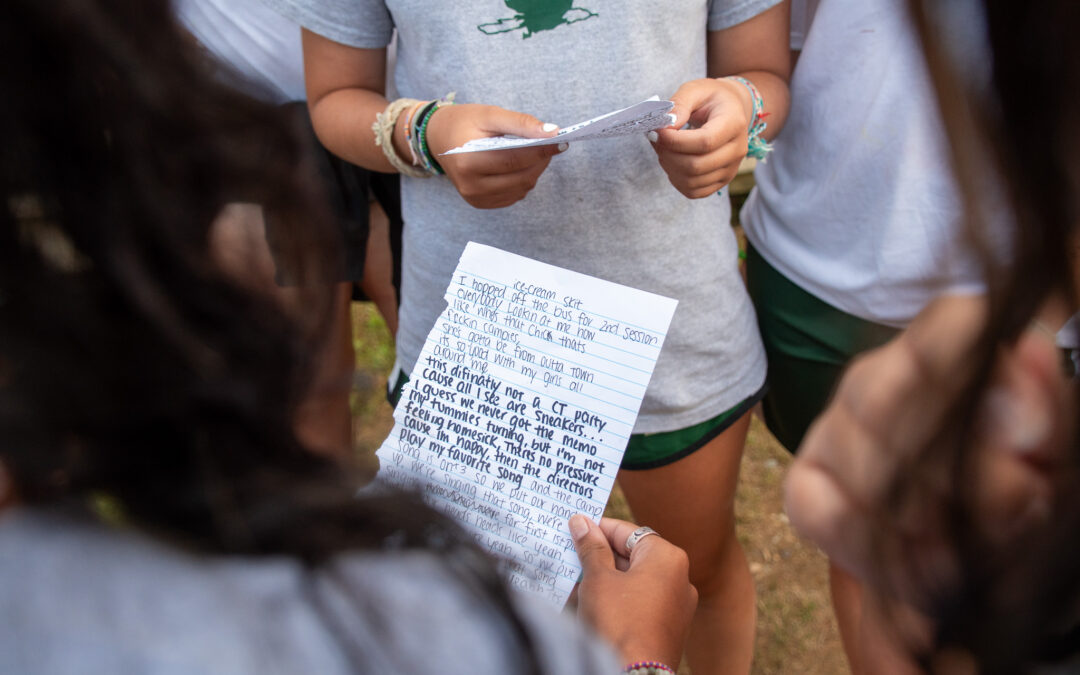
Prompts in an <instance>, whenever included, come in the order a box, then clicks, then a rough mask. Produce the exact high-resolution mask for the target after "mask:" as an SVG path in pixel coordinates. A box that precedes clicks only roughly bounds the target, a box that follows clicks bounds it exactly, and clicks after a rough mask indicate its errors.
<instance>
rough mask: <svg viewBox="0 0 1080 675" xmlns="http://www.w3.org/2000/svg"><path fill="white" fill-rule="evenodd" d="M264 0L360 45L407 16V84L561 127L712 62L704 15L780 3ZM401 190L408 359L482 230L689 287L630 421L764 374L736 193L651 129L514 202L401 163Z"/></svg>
mask: <svg viewBox="0 0 1080 675" xmlns="http://www.w3.org/2000/svg"><path fill="white" fill-rule="evenodd" d="M265 1H266V2H268V3H269V4H271V5H272V6H274V7H276V8H277V9H279V10H280V11H282V12H283V13H285V14H287V15H288V16H290V17H291V18H293V19H294V20H296V21H297V22H299V23H300V24H302V25H304V26H305V27H307V28H308V29H309V30H312V31H314V32H316V33H319V34H321V35H324V36H326V37H328V38H330V39H331V40H334V41H337V42H341V43H343V44H347V45H351V46H354V47H363V48H381V47H384V46H386V44H387V43H388V42H389V40H390V37H391V33H392V31H393V30H394V29H395V28H396V29H397V32H398V41H397V59H398V60H397V67H396V70H395V81H396V85H397V90H398V92H400V95H402V96H408V97H414V98H420V99H432V98H438V97H441V96H444V95H446V94H447V93H449V92H451V91H453V92H456V93H457V101H458V102H462V103H486V104H491V105H497V106H502V107H504V108H508V109H510V110H517V111H522V112H528V113H530V114H532V115H535V116H536V117H538V118H539V119H541V120H543V121H545V122H554V123H556V124H559V125H569V124H572V123H575V122H579V121H581V120H584V119H588V118H591V117H594V116H596V115H598V114H601V113H605V112H609V111H612V110H615V109H617V108H622V107H625V106H627V105H630V104H632V103H636V102H638V101H641V100H643V99H645V98H648V97H649V96H653V95H659V96H660V97H662V98H666V97H668V96H671V95H672V94H673V93H675V91H676V90H677V89H678V87H679V86H680V85H682V84H683V83H684V82H686V81H689V80H692V79H696V78H700V77H704V76H705V74H706V67H705V66H706V36H707V31H708V30H720V29H723V28H727V27H729V26H732V25H735V24H737V23H740V22H742V21H745V20H747V19H749V18H751V17H753V16H755V15H756V14H758V13H760V12H762V11H764V10H765V9H767V8H768V7H770V6H772V5H775V4H777V3H778V2H779V0H712V1H710V0H674V1H672V2H664V3H656V2H641V1H630V2H628V1H627V0H579V2H578V3H577V5H576V6H574V7H571V6H570V5H571V4H572V3H571V2H569V0H567V1H566V2H564V3H562V4H563V5H565V7H561V6H560V3H558V2H523V1H521V0H517V1H514V2H508V3H504V2H502V1H501V0H479V1H477V2H468V3H456V2H427V1H424V0H386V1H385V2H384V0H265ZM507 5H514V6H515V7H517V8H518V11H515V10H513V9H509V8H508V7H507ZM533 7H536V8H535V9H534V8H533ZM556 7H557V8H556ZM402 198H403V213H404V217H405V222H406V227H405V235H404V254H403V255H404V260H403V270H402V299H401V311H400V328H399V330H398V335H397V347H398V363H399V365H400V366H401V367H402V368H403V369H404V370H405V372H409V371H410V370H411V369H412V367H413V365H414V363H415V360H416V358H417V356H418V354H419V352H420V349H421V347H422V346H423V343H424V339H425V338H426V336H427V334H428V332H429V331H430V330H431V327H432V326H433V325H434V323H435V320H436V318H437V316H438V315H439V313H440V312H441V311H442V309H443V308H444V301H443V293H444V291H445V290H446V286H447V284H448V283H449V281H450V276H451V274H452V273H453V270H454V267H455V265H456V264H457V260H458V258H459V257H460V254H461V252H462V250H463V249H464V247H465V244H466V243H468V242H469V241H476V242H479V243H483V244H488V245H491V246H495V247H498V248H502V249H506V250H509V251H512V252H514V253H518V254H521V255H525V256H529V257H531V258H536V259H538V260H542V261H544V262H547V263H551V264H554V265H559V266H562V267H566V268H569V269H572V270H575V271H578V272H582V273H585V274H590V275H594V276H597V277H600V278H603V279H607V280H610V281H614V282H617V283H622V284H626V285H629V286H633V287H635V288H641V289H644V290H647V291H651V292H654V293H659V294H661V295H665V296H668V297H671V298H675V299H676V300H678V301H679V305H678V309H677V310H676V313H675V318H674V320H673V322H672V326H671V331H670V333H669V335H668V338H667V341H666V342H665V343H664V348H663V351H662V352H661V354H660V359H659V362H658V363H657V365H656V371H655V374H654V375H653V379H652V382H651V384H650V386H649V389H648V392H647V393H646V396H645V401H644V403H643V405H642V408H641V415H640V417H639V419H638V423H637V426H636V427H635V429H634V430H635V432H638V433H652V432H661V431H672V430H675V429H681V428H685V427H687V426H691V425H693V424H697V423H699V422H702V421H704V420H706V419H709V418H710V417H713V416H715V415H717V414H719V413H720V412H722V411H724V410H726V409H728V408H730V407H732V406H734V405H735V404H737V403H738V402H739V401H741V400H742V399H744V398H746V397H747V396H749V395H750V394H752V393H753V392H754V391H756V390H757V389H758V388H760V387H761V385H762V383H763V382H764V380H765V357H764V351H763V349H762V347H761V343H760V339H759V337H758V334H757V324H756V321H755V317H754V313H753V309H752V307H751V305H750V302H749V300H748V298H747V294H746V291H745V289H744V287H743V284H742V281H741V279H740V277H739V275H738V271H737V265H738V261H737V250H736V241H735V238H734V235H733V233H732V230H731V227H730V226H729V220H730V204H729V202H728V197H727V194H726V191H725V193H724V194H722V195H720V196H713V197H709V198H706V199H699V200H691V199H687V198H686V197H684V196H682V195H681V194H680V193H679V192H678V191H677V190H676V189H675V188H674V187H672V186H671V184H670V183H669V182H668V179H667V175H666V174H665V173H664V171H663V170H662V169H661V168H660V165H659V163H658V162H657V159H656V155H655V153H654V152H653V150H652V148H651V147H650V145H649V143H648V141H647V140H646V139H645V137H644V136H641V137H633V138H622V139H617V140H600V141H593V142H589V143H581V144H579V145H571V147H570V149H569V150H568V151H567V152H565V153H564V154H562V155H559V156H556V157H554V158H553V159H552V162H551V164H550V166H549V167H548V169H547V170H546V171H545V172H544V174H543V176H541V177H540V180H539V182H538V183H537V185H536V187H535V189H533V191H532V192H531V193H529V195H528V196H527V197H526V198H525V199H524V200H522V201H520V202H518V203H517V204H515V205H513V206H510V207H507V208H503V209H496V210H478V209H474V208H472V207H471V206H469V205H468V204H467V203H466V202H465V201H464V200H463V199H462V198H461V196H460V195H458V194H457V191H456V190H455V189H454V187H453V185H452V184H451V183H450V181H449V180H448V179H446V178H445V177H438V178H433V179H414V178H404V179H403V180H402Z"/></svg>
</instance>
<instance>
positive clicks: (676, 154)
mask: <svg viewBox="0 0 1080 675" xmlns="http://www.w3.org/2000/svg"><path fill="white" fill-rule="evenodd" d="M671 100H672V101H673V102H674V103H675V107H674V108H673V109H672V113H674V114H675V122H674V123H673V124H672V126H671V127H669V128H667V129H660V130H659V131H657V132H655V134H656V136H655V140H653V136H652V134H650V137H649V138H650V140H652V142H653V149H654V150H656V155H657V157H659V158H660V166H662V167H663V168H664V171H666V172H667V175H668V180H670V181H671V184H672V185H674V186H675V189H676V190H678V191H679V192H681V193H683V194H684V195H686V196H687V197H689V198H691V199H700V198H701V197H708V196H709V195H711V194H715V193H716V191H717V190H719V189H720V188H722V187H724V186H725V185H727V184H728V183H730V182H731V180H732V179H733V178H734V177H735V174H736V173H737V172H738V170H739V164H740V163H741V162H742V160H743V157H746V143H747V141H746V135H747V131H748V130H749V129H750V116H751V115H752V114H753V101H752V100H751V99H750V92H749V91H748V90H747V89H746V87H744V86H743V85H742V84H740V83H738V82H735V81H732V80H724V79H719V80H717V79H711V78H705V79H701V80H692V81H690V82H687V83H686V84H684V85H683V86H681V87H679V90H678V91H676V92H675V94H674V95H673V96H672V97H671ZM688 122H689V124H690V127H689V128H687V129H683V128H682V127H683V126H684V125H686V124H687V123H688Z"/></svg>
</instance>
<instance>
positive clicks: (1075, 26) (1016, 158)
mask: <svg viewBox="0 0 1080 675" xmlns="http://www.w3.org/2000/svg"><path fill="white" fill-rule="evenodd" d="M910 5H911V9H912V16H913V17H914V21H915V23H916V25H917V26H918V28H919V31H920V34H921V36H922V40H923V46H924V51H925V54H926V57H927V62H928V65H929V67H930V71H931V74H932V76H933V80H934V84H935V88H936V91H937V93H938V98H939V101H940V104H941V110H942V116H943V120H944V123H945V128H946V131H947V133H948V136H949V139H950V143H951V149H952V156H951V160H952V163H953V165H954V167H955V169H956V173H957V176H958V180H959V184H960V186H961V192H962V194H963V196H964V201H965V205H966V212H967V218H968V229H969V232H970V234H971V236H970V242H971V244H972V246H974V247H976V248H978V249H979V250H980V251H981V253H982V257H983V260H984V262H985V265H986V278H987V281H988V287H989V292H988V298H989V306H990V308H989V318H988V322H987V326H986V329H985V331H984V333H983V335H982V337H981V339H980V340H979V342H978V343H977V344H976V345H975V347H974V348H973V350H972V351H971V353H970V355H969V361H968V363H966V364H959V365H960V367H959V368H958V372H967V373H970V375H969V376H968V377H969V381H968V382H967V383H966V386H965V388H964V391H963V394H962V396H960V397H959V398H958V400H956V401H953V402H952V404H951V406H950V407H949V409H948V414H947V415H946V416H945V423H944V427H943V428H942V429H940V430H939V432H938V433H937V435H936V437H935V439H934V442H932V443H931V444H929V445H928V446H927V448H925V450H924V451H923V452H922V453H920V454H919V455H918V456H917V457H915V458H914V459H913V460H912V461H910V462H909V463H907V464H906V465H905V466H904V467H903V468H902V470H901V471H900V472H899V473H898V478H897V480H896V483H895V484H894V486H893V490H892V499H891V500H889V502H888V503H887V504H885V505H884V507H885V508H886V509H888V510H890V511H893V512H896V511H897V510H900V511H903V509H905V508H906V507H908V506H910V505H911V504H913V503H919V502H922V503H924V504H932V505H934V508H935V509H936V511H937V515H938V518H937V519H936V520H937V521H938V522H937V527H939V528H940V533H941V535H942V536H943V537H944V538H945V540H947V541H948V542H949V544H950V546H951V547H952V550H953V552H954V553H955V554H956V556H957V559H958V560H959V563H960V564H959V569H960V578H959V579H958V580H957V581H958V583H957V584H956V585H952V586H950V587H949V588H947V589H939V592H938V593H937V594H936V595H935V596H934V597H933V598H932V599H931V601H930V604H929V608H930V612H931V614H932V618H933V619H934V621H935V626H934V633H935V634H934V645H933V647H932V648H931V649H930V650H929V651H928V652H925V653H921V654H919V655H918V656H919V657H920V659H921V661H922V663H923V665H924V666H925V667H927V669H928V670H933V669H934V664H935V656H936V655H937V654H940V653H942V652H943V651H945V650H949V649H952V648H959V649H962V650H963V651H964V652H966V653H967V654H969V655H970V656H971V657H972V658H973V659H974V661H975V663H976V664H977V666H978V669H979V670H978V672H979V673H982V674H996V673H1001V674H1005V673H1023V672H1031V671H1032V670H1033V669H1034V668H1035V667H1036V666H1037V664H1042V663H1050V662H1060V661H1062V660H1065V659H1069V658H1075V657H1076V656H1077V655H1078V654H1080V640H1078V639H1077V637H1078V634H1077V632H1076V630H1075V629H1076V627H1077V626H1078V625H1080V573H1078V571H1077V570H1080V546H1078V545H1077V543H1076V541H1077V536H1078V535H1080V499H1078V495H1080V492H1078V488H1080V448H1078V446H1077V442H1076V439H1075V438H1074V439H1072V440H1071V441H1070V443H1069V445H1068V447H1067V448H1065V450H1064V452H1063V454H1062V457H1061V458H1060V459H1057V460H1056V462H1055V464H1054V467H1053V471H1052V472H1051V473H1052V476H1051V478H1052V481H1053V483H1054V488H1055V494H1056V495H1057V497H1056V499H1055V501H1054V503H1053V504H1052V513H1053V516H1052V518H1051V519H1050V520H1049V522H1048V523H1047V524H1046V525H1044V526H1040V527H1034V528H1032V529H1031V530H1030V531H1028V532H1026V533H1024V534H1023V535H1022V536H1019V537H1017V538H1016V539H1015V540H1014V541H1012V542H1010V543H1009V544H1007V545H1004V546H1003V545H1001V544H1000V543H995V542H992V541H990V540H989V537H987V535H986V529H985V525H984V521H983V519H982V518H980V514H979V506H978V505H977V501H976V494H975V491H976V485H977V483H978V480H977V471H978V467H979V461H978V452H979V447H978V445H977V441H976V440H975V439H977V437H978V429H977V421H978V415H977V414H976V411H977V403H978V402H979V401H981V400H982V394H983V393H984V392H985V390H986V388H987V387H988V386H989V384H990V381H989V378H990V377H991V374H992V373H993V372H994V364H995V363H996V360H997V358H998V356H999V354H1000V353H1001V352H1000V350H1001V349H1003V348H1008V347H1010V346H1011V345H1013V344H1015V342H1016V340H1017V339H1018V337H1019V336H1020V334H1021V333H1022V332H1023V331H1024V330H1025V329H1026V328H1027V327H1028V326H1029V325H1030V323H1031V322H1032V320H1033V318H1034V317H1035V313H1036V312H1037V311H1038V310H1039V309H1040V307H1042V306H1043V305H1044V303H1045V302H1046V301H1047V300H1048V299H1051V298H1057V299H1059V300H1062V301H1064V302H1065V303H1066V304H1067V306H1068V307H1069V308H1070V309H1071V310H1072V311H1076V307H1077V302H1076V300H1077V298H1076V295H1075V285H1074V284H1075V280H1076V278H1077V271H1076V267H1075V262H1076V261H1075V257H1074V251H1075V248H1076V244H1077V241H1076V236H1075V227H1076V225H1077V223H1078V216H1080V190H1078V187H1080V186H1078V184H1077V180H1078V178H1080V159H1078V157H1080V154H1078V151H1080V142H1078V141H1080V135H1078V134H1080V122H1078V120H1080V49H1078V48H1076V47H1075V46H1074V45H1075V44H1076V33H1077V31H1080V3H1076V2H1073V1H1072V0H1040V1H1032V2H1016V1H1015V0H972V1H971V2H967V0H911V3H910ZM963 5H967V7H968V8H975V9H976V11H975V13H974V16H973V19H974V20H976V24H975V25H974V27H973V26H972V25H970V24H969V25H965V26H964V28H965V29H968V30H969V31H971V32H972V33H974V34H977V35H978V36H979V38H980V39H985V44H984V45H969V44H964V45H963V47H962V48H961V47H958V45H957V39H956V29H957V28H958V25H957V24H956V17H957V8H958V7H961V6H963ZM966 16H968V17H972V14H971V13H968V14H967V15H966ZM979 46H985V48H986V49H985V51H982V50H979V49H978V47H979ZM988 188H990V189H991V190H993V192H992V193H989V194H988V193H987V189H988ZM998 205H1003V206H1004V207H1005V210H1006V214H1007V215H1004V214H1002V213H993V212H991V210H992V209H993V208H994V207H997V206H998ZM1003 219H1004V220H1006V221H1011V225H1012V229H1011V234H1012V238H1011V240H1010V241H1009V242H1008V244H1009V245H1008V249H1009V253H1008V257H1009V258H1010V260H1009V261H1008V262H1007V263H1003V262H1002V259H1001V256H1000V255H999V254H998V250H996V249H995V246H994V245H993V244H991V243H989V241H990V240H991V239H992V237H989V236H987V233H986V230H987V223H988V222H989V221H994V220H996V221H998V222H1001V220H1003ZM1078 413H1080V411H1078ZM1078 419H1080V414H1078ZM942 477H944V478H945V480H944V481H942V480H941V478H942ZM943 485H944V486H945V489H944V490H942V489H941V486H943ZM922 512H923V513H926V512H928V509H927V508H925V507H924V508H923V509H922ZM888 517H889V516H888V515H887V514H882V519H887V518H888ZM879 553H880V554H882V555H890V553H891V552H890V549H889V548H887V545H886V544H882V545H881V547H879ZM889 562H890V561H887V560H882V563H883V564H888V563H889ZM927 582H928V583H931V584H932V583H933V580H927Z"/></svg>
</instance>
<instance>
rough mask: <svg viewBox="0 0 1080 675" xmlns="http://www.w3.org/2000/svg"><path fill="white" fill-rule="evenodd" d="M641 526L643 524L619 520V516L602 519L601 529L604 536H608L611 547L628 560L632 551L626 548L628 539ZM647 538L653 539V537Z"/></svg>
mask: <svg viewBox="0 0 1080 675" xmlns="http://www.w3.org/2000/svg"><path fill="white" fill-rule="evenodd" d="M639 527H641V526H640V525H637V524H636V523H631V522H629V521H626V520H619V519H618V518H601V519H600V529H601V530H602V531H603V533H604V536H605V537H607V540H608V544H609V545H610V546H611V549H612V550H613V551H615V553H617V554H619V555H620V556H622V557H624V558H626V559H627V560H629V559H630V551H629V550H627V548H626V540H627V538H629V537H630V535H631V534H633V533H634V530H636V529H638V528H639ZM646 538H647V539H651V538H652V537H646ZM642 541H644V540H642ZM639 543H640V542H639Z"/></svg>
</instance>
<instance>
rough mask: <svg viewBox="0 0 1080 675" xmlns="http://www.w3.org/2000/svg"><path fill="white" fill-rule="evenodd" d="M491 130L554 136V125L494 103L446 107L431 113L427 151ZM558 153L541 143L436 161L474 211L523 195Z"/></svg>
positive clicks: (454, 143) (506, 203)
mask: <svg viewBox="0 0 1080 675" xmlns="http://www.w3.org/2000/svg"><path fill="white" fill-rule="evenodd" d="M493 133H495V134H506V133H512V134H516V135H519V136H529V137H535V138H536V140H540V141H543V140H547V139H548V138H549V137H552V136H553V135H554V133H555V125H554V124H545V123H543V122H541V121H540V120H538V119H536V118H535V117H533V116H532V115H526V114H524V113H518V112H513V111H510V110H505V109H503V108H498V107H496V106H490V105H475V104H463V105H450V106H443V107H441V108H439V110H438V111H437V112H436V113H435V114H434V115H432V116H431V121H430V122H429V125H428V129H427V138H428V145H429V147H430V149H431V151H432V152H433V153H436V154H438V153H439V152H441V151H444V150H445V149H447V148H451V147H454V145H457V144H459V143H464V142H465V141H466V140H467V139H470V138H476V137H477V136H478V135H481V136H486V135H489V134H493ZM558 152H559V151H558V148H557V146H555V145H545V146H542V147H530V148H524V149H522V150H520V151H518V152H514V153H507V154H504V155H501V156H498V155H461V156H459V157H445V156H440V157H439V163H440V164H441V165H442V167H443V169H444V170H445V171H446V175H447V177H448V178H449V179H450V181H451V182H453V184H454V187H455V188H457V191H458V193H459V194H460V195H461V197H462V198H463V199H464V200H465V201H466V202H468V203H469V204H470V205H471V206H474V207H476V208H478V209H496V208H502V207H504V206H510V205H511V204H514V203H516V202H518V201H520V200H521V199H523V198H524V197H525V195H526V194H528V193H529V191H530V190H532V188H533V186H535V185H536V181H537V180H538V179H539V178H540V175H541V174H542V173H543V172H544V170H545V169H546V168H547V166H548V164H549V163H550V162H551V157H552V156H553V155H555V154H557V153H558Z"/></svg>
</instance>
